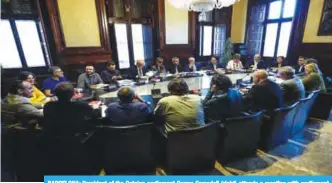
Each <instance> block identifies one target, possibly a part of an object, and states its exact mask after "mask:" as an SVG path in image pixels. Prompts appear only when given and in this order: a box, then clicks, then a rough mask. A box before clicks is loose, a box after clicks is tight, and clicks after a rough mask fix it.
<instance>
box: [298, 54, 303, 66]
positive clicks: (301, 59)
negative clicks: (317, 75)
mask: <svg viewBox="0 0 332 183" xmlns="http://www.w3.org/2000/svg"><path fill="white" fill-rule="evenodd" d="M297 63H298V64H299V66H303V65H304V64H305V61H304V57H302V56H300V57H299V60H298V61H297Z"/></svg>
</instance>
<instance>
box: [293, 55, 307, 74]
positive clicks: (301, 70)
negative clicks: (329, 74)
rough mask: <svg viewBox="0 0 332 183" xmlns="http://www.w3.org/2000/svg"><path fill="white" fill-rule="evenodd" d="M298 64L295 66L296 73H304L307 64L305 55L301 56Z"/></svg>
mask: <svg viewBox="0 0 332 183" xmlns="http://www.w3.org/2000/svg"><path fill="white" fill-rule="evenodd" d="M297 63H298V65H297V66H296V67H295V73H296V74H298V75H304V74H305V73H304V66H305V60H304V57H302V56H300V57H299V60H298V62H297Z"/></svg>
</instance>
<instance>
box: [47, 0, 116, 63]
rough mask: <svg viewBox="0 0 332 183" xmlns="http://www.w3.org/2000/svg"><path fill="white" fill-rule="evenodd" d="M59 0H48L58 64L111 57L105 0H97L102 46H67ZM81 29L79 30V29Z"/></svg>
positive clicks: (95, 61)
mask: <svg viewBox="0 0 332 183" xmlns="http://www.w3.org/2000/svg"><path fill="white" fill-rule="evenodd" d="M57 1H58V0H46V6H47V9H48V14H49V19H50V20H49V21H50V27H51V30H52V33H53V39H54V44H55V48H56V53H57V60H55V61H54V64H56V65H67V64H84V63H98V62H105V61H108V60H110V59H111V49H110V44H109V42H110V40H109V32H108V21H107V20H108V19H107V14H106V8H105V0H95V4H96V11H97V17H98V26H99V37H100V42H101V46H96V47H66V43H65V39H64V33H63V28H62V25H61V19H60V15H59V9H58V2H57ZM78 31H79V30H78Z"/></svg>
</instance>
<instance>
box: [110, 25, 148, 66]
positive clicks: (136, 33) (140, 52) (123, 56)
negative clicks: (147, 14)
mask: <svg viewBox="0 0 332 183" xmlns="http://www.w3.org/2000/svg"><path fill="white" fill-rule="evenodd" d="M114 30H115V39H116V48H117V58H118V61H119V68H120V69H128V68H130V66H131V65H133V64H136V61H137V60H140V59H142V60H144V61H145V62H146V63H147V64H148V63H150V62H152V60H153V54H152V28H151V27H149V26H147V25H143V24H131V25H130V26H128V24H125V23H115V24H114ZM128 33H129V35H128ZM131 60H132V62H131Z"/></svg>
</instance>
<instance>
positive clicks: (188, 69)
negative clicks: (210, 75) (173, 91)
mask: <svg viewBox="0 0 332 183" xmlns="http://www.w3.org/2000/svg"><path fill="white" fill-rule="evenodd" d="M195 66H196V71H199V70H200V67H199V66H198V65H197V64H195ZM184 71H185V72H193V69H192V68H189V64H187V65H186V66H185V67H184Z"/></svg>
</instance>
